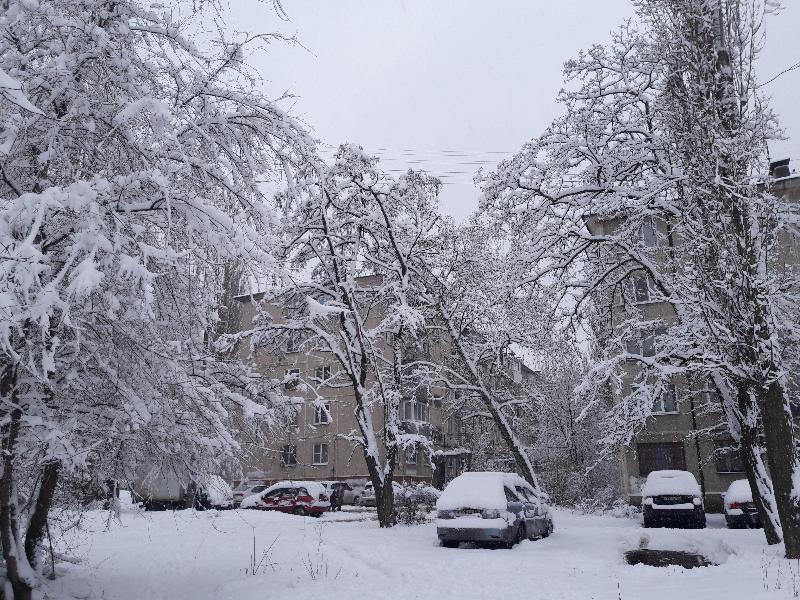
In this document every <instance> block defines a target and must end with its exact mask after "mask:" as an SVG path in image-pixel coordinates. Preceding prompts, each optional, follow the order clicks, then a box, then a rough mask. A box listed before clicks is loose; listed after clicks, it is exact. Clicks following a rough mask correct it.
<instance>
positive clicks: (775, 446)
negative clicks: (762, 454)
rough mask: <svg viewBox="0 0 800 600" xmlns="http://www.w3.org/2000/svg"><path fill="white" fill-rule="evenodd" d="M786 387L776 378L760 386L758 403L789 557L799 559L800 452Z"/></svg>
mask: <svg viewBox="0 0 800 600" xmlns="http://www.w3.org/2000/svg"><path fill="white" fill-rule="evenodd" d="M784 391H785V390H784V389H783V386H781V385H780V383H779V382H777V381H774V382H772V383H771V384H770V385H769V387H767V388H766V389H761V390H760V392H761V393H760V394H759V399H758V404H759V407H760V408H761V416H762V418H763V420H764V439H765V442H766V447H767V463H768V465H769V471H770V475H771V476H772V486H773V489H774V490H775V502H776V504H777V505H778V515H780V518H781V527H782V529H783V543H784V545H785V546H786V558H789V559H800V504H799V503H798V498H797V496H796V495H795V489H794V482H793V479H794V474H795V470H796V469H797V468H798V465H800V462H799V461H800V456H798V450H797V445H796V442H795V439H794V423H793V422H792V413H791V411H790V410H789V404H788V402H787V400H786V396H785V394H784ZM798 491H800V490H798Z"/></svg>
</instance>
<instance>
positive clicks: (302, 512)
mask: <svg viewBox="0 0 800 600" xmlns="http://www.w3.org/2000/svg"><path fill="white" fill-rule="evenodd" d="M292 512H293V513H294V514H296V515H299V516H301V517H305V516H306V515H308V511H307V510H306V509H305V508H303V507H302V506H298V507H297V508H295V509H294V510H293V511H292Z"/></svg>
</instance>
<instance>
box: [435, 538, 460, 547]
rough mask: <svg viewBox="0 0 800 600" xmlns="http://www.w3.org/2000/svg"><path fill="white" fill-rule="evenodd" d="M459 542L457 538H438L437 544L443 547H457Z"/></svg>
mask: <svg viewBox="0 0 800 600" xmlns="http://www.w3.org/2000/svg"><path fill="white" fill-rule="evenodd" d="M459 543H460V542H459V541H458V540H439V544H440V545H441V546H442V547H443V548H458V544H459Z"/></svg>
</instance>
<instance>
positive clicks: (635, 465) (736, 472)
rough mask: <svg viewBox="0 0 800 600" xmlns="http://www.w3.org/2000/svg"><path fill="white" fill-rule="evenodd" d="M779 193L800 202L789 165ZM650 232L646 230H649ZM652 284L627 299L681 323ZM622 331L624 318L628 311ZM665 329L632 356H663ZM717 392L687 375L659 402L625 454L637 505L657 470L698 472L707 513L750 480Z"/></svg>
mask: <svg viewBox="0 0 800 600" xmlns="http://www.w3.org/2000/svg"><path fill="white" fill-rule="evenodd" d="M773 169H774V173H773V177H774V179H773V192H774V193H775V194H777V195H779V196H782V197H783V198H785V199H787V200H789V201H791V202H799V201H800V176H796V175H793V174H791V173H790V171H789V167H788V161H780V162H779V163H774V164H773ZM616 226H617V224H616V223H615V222H614V221H613V220H609V221H604V222H596V221H595V222H590V223H589V227H590V229H591V230H592V231H593V232H598V233H609V232H611V231H613V229H614V228H615V227H616ZM651 227H652V228H653V229H652V230H650V231H646V230H643V231H642V240H643V242H644V243H648V240H649V242H650V243H652V244H656V243H657V241H656V240H657V239H658V237H659V236H658V235H657V234H658V233H664V234H666V231H660V228H661V227H664V224H663V223H658V222H656V221H653V222H652V224H651ZM644 229H646V228H644ZM779 249H780V251H779V255H778V257H777V262H778V263H779V264H778V265H777V267H778V268H788V269H794V268H797V265H800V250H799V249H798V248H797V247H796V245H795V244H794V243H793V242H791V241H790V240H789V239H788V238H787V239H784V240H782V241H781V243H780V244H779ZM649 290H650V286H649V285H648V282H647V279H646V278H645V276H644V275H642V276H641V280H637V279H636V278H635V277H634V278H633V279H632V281H631V285H630V289H629V293H628V294H627V299H626V301H631V300H632V301H633V302H634V303H636V304H637V308H638V309H639V310H640V311H641V314H642V318H643V319H644V320H660V321H663V322H665V323H666V324H667V327H668V326H669V323H670V322H674V321H675V318H676V317H675V313H674V310H673V308H672V306H671V305H670V304H668V303H664V302H658V301H652V300H651V298H650V293H649ZM613 302H614V303H615V305H616V304H619V305H621V304H622V302H623V299H622V298H621V294H619V293H617V294H616V296H615V298H614V300H613ZM614 313H615V314H619V315H620V316H619V317H618V318H619V322H615V323H612V327H618V326H619V325H620V323H621V321H622V320H623V317H622V316H621V315H622V313H623V311H621V310H619V311H614ZM661 333H664V332H663V331H654V332H652V333H650V334H645V335H642V337H640V338H639V339H637V340H633V341H631V342H629V344H630V345H632V346H634V347H632V348H629V350H630V351H631V352H635V353H641V354H642V355H643V356H654V355H655V354H656V353H657V350H658V349H657V347H656V344H657V337H658V335H659V334H661ZM636 374H637V367H636V366H635V365H634V364H632V363H626V365H625V367H624V372H623V373H622V377H621V378H620V380H621V381H622V384H621V385H622V387H623V389H617V390H614V391H615V392H616V393H617V394H625V393H627V392H628V391H629V389H630V388H629V386H630V383H631V382H632V381H634V380H635V378H636ZM715 394H716V392H715V391H712V390H709V389H708V385H707V383H706V382H697V381H688V380H687V379H686V377H684V376H676V377H674V378H673V380H672V382H671V385H669V386H667V390H666V391H665V393H664V394H663V395H662V396H661V397H660V398H659V399H658V400H657V401H656V403H655V406H654V407H653V414H652V416H651V417H650V418H649V419H648V421H647V423H646V426H645V427H644V429H643V430H642V431H641V432H640V433H638V434H637V435H636V436H635V438H634V439H633V441H632V443H631V444H630V445H628V446H626V447H623V448H622V450H621V457H620V458H621V462H622V474H623V475H622V476H623V481H622V489H623V490H624V493H625V494H626V495H627V497H628V500H629V502H630V503H631V504H634V505H639V504H640V503H641V487H642V484H643V483H644V480H645V478H646V477H647V475H648V474H649V473H650V472H651V471H655V470H661V469H679V470H687V471H690V472H691V473H693V474H694V476H695V478H696V479H697V481H698V482H699V483H700V485H701V488H702V489H703V492H704V494H705V499H706V509H707V510H709V511H719V510H721V509H722V494H723V493H724V492H725V491H726V490H727V488H728V486H729V485H730V484H731V483H732V482H733V481H735V480H737V479H743V478H745V473H744V467H743V464H742V460H741V458H740V456H739V452H738V449H737V448H736V446H735V444H734V443H733V440H732V439H731V437H730V436H729V434H728V427H727V423H726V421H725V417H724V415H723V414H722V413H721V411H720V408H719V406H720V405H719V401H718V400H717V399H716V398H715Z"/></svg>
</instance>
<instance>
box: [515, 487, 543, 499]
mask: <svg viewBox="0 0 800 600" xmlns="http://www.w3.org/2000/svg"><path fill="white" fill-rule="evenodd" d="M514 490H516V492H517V496H519V497H520V498H522V499H523V500H525V501H526V502H537V501H538V500H539V499H538V498H537V497H536V494H535V493H534V491H533V490H529V489H528V488H524V487H522V486H519V485H517V486H514Z"/></svg>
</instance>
